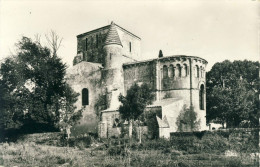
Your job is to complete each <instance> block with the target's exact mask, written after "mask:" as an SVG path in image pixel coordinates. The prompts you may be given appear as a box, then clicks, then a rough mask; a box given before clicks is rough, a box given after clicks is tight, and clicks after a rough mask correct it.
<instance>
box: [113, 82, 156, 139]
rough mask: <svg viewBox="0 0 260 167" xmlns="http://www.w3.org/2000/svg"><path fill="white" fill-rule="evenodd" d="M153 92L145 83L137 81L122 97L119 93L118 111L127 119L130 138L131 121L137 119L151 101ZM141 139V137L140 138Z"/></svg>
mask: <svg viewBox="0 0 260 167" xmlns="http://www.w3.org/2000/svg"><path fill="white" fill-rule="evenodd" d="M153 99H154V94H153V93H152V91H151V89H150V88H149V86H148V85H147V84H142V85H141V86H139V85H137V83H135V84H133V85H132V86H131V87H130V89H129V90H127V95H126V97H124V96H123V95H122V94H120V95H119V101H120V102H121V103H122V104H121V105H120V106H119V109H118V110H119V113H120V115H121V118H122V119H123V120H128V121H129V137H130V138H132V126H133V125H132V124H133V121H135V120H137V119H138V118H139V116H140V115H141V114H142V113H143V112H144V110H145V107H146V106H147V105H148V104H151V103H152V100H153ZM140 141H141V138H140Z"/></svg>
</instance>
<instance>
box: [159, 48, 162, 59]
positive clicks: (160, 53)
mask: <svg viewBox="0 0 260 167" xmlns="http://www.w3.org/2000/svg"><path fill="white" fill-rule="evenodd" d="M160 57H163V53H162V50H160V51H159V58H160Z"/></svg>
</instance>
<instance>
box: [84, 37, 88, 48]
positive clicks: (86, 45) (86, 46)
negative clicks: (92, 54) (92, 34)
mask: <svg viewBox="0 0 260 167" xmlns="http://www.w3.org/2000/svg"><path fill="white" fill-rule="evenodd" d="M85 50H88V38H86V44H85Z"/></svg>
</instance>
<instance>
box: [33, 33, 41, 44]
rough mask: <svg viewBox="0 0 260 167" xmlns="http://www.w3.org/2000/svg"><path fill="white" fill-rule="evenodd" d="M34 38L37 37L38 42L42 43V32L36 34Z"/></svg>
mask: <svg viewBox="0 0 260 167" xmlns="http://www.w3.org/2000/svg"><path fill="white" fill-rule="evenodd" d="M34 38H35V41H36V42H38V43H41V35H40V34H35V35H34Z"/></svg>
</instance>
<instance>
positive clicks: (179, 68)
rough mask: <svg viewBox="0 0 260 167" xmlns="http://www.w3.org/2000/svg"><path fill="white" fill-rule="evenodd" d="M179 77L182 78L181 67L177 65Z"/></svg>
mask: <svg viewBox="0 0 260 167" xmlns="http://www.w3.org/2000/svg"><path fill="white" fill-rule="evenodd" d="M176 76H178V77H181V65H180V64H177V75H176Z"/></svg>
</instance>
